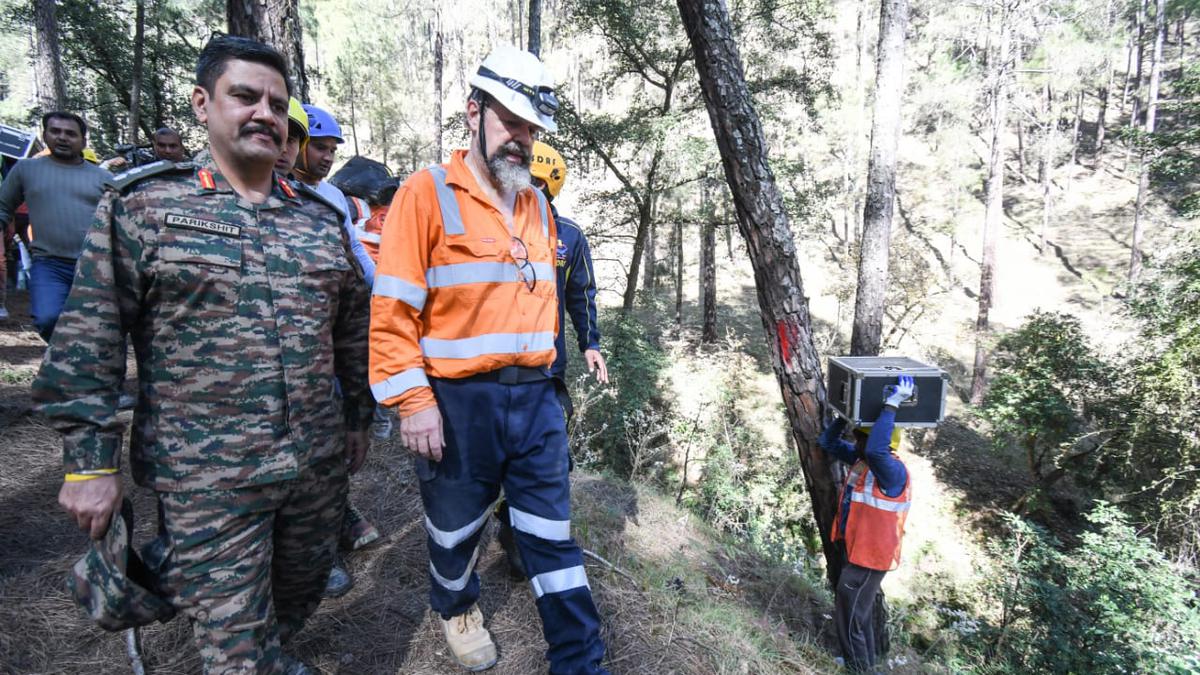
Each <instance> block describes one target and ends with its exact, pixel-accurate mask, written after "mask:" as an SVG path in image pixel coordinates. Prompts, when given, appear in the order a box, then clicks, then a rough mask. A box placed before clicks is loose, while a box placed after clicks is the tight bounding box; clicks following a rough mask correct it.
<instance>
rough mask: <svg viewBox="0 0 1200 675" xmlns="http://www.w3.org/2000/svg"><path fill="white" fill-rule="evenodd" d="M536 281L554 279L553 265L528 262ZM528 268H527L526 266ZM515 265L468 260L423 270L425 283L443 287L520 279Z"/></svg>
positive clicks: (433, 286)
mask: <svg viewBox="0 0 1200 675" xmlns="http://www.w3.org/2000/svg"><path fill="white" fill-rule="evenodd" d="M529 265H530V267H532V268H533V274H534V275H535V276H536V277H537V280H538V281H551V280H553V279H554V267H553V266H551V265H550V264H549V263H529ZM526 269H529V268H526ZM520 280H521V279H520V277H519V276H518V275H517V266H516V265H515V264H514V263H510V262H469V263H454V264H452V265H438V266H437V267H430V268H429V269H428V270H426V271H425V283H426V284H427V285H428V286H429V287H430V288H445V287H447V286H461V285H463V284H489V283H506V282H514V283H515V282H517V281H520Z"/></svg>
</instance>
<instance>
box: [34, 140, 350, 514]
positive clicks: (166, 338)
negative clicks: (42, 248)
mask: <svg viewBox="0 0 1200 675" xmlns="http://www.w3.org/2000/svg"><path fill="white" fill-rule="evenodd" d="M368 303H369V292H368V290H367V287H366V284H365V282H364V281H363V278H362V273H361V270H359V269H358V266H357V264H356V263H354V262H353V258H352V256H350V254H349V242H348V240H347V238H346V233H345V231H344V230H343V228H342V224H341V215H340V213H339V212H337V211H336V210H335V209H333V208H330V205H329V204H328V203H327V202H325V201H324V200H323V199H322V198H321V197H319V196H318V195H316V194H315V193H314V192H312V191H311V190H309V189H307V188H305V187H302V186H299V185H296V184H292V183H287V182H284V181H283V180H281V179H276V182H275V184H274V185H273V190H272V193H271V195H270V196H269V197H268V199H267V200H266V201H265V202H264V203H262V204H257V205H256V204H252V203H250V202H248V201H246V200H245V199H243V198H242V197H240V196H239V195H238V194H237V193H236V192H234V191H233V189H232V188H231V187H230V185H229V183H228V182H227V181H226V180H225V179H224V178H223V177H222V176H221V174H220V172H219V171H218V169H217V166H216V164H215V163H213V162H212V160H211V159H210V157H209V156H208V153H203V154H202V155H201V156H199V157H197V159H196V162H194V163H193V162H187V163H180V164H174V165H172V164H170V163H167V162H160V163H156V164H153V165H149V166H147V167H142V168H140V169H136V170H134V171H129V172H126V173H125V174H122V175H121V176H119V177H118V178H116V179H114V180H113V181H112V182H111V183H110V185H109V186H108V188H107V189H106V191H105V193H104V196H103V198H102V199H101V200H100V204H99V207H98V208H97V210H96V222H95V223H94V224H93V226H92V228H91V230H90V231H89V232H88V236H87V240H86V241H85V243H84V248H83V255H82V256H81V257H80V259H79V265H78V268H77V270H76V274H75V282H74V287H73V288H72V291H71V294H70V297H69V298H68V300H67V303H66V306H65V307H64V309H63V313H62V316H61V318H59V320H58V325H57V326H56V328H55V331H54V338H53V340H52V341H51V343H50V346H49V349H48V351H47V354H46V357H45V359H44V361H43V363H42V367H41V370H40V372H39V373H38V376H37V379H36V381H35V382H34V386H33V395H34V400H35V401H36V402H37V403H38V405H39V409H40V411H41V412H43V413H44V414H45V415H46V416H47V417H48V418H49V419H50V421H51V424H52V425H53V426H54V427H55V428H56V429H58V431H59V432H61V433H62V434H63V436H64V440H63V463H64V465H65V467H66V470H67V471H68V472H74V471H80V470H87V469H98V468H115V467H117V465H118V462H119V460H120V447H121V437H122V431H123V430H122V425H121V424H120V423H119V422H118V420H117V415H116V412H117V401H118V395H119V390H120V385H121V381H122V378H123V375H124V370H125V367H124V364H125V336H126V335H128V336H129V338H130V343H131V344H132V346H133V349H134V353H135V356H136V358H137V363H138V403H137V407H136V409H135V410H134V416H133V429H132V433H131V441H130V457H131V463H132V464H133V476H134V479H135V480H136V481H137V482H138V484H140V485H145V486H149V487H152V488H154V489H155V490H161V491H188V490H202V489H230V488H235V487H242V486H247V485H255V484H263V483H270V482H274V481H280V480H286V479H289V478H294V477H295V476H296V475H297V474H298V471H299V469H300V468H302V467H304V466H307V465H310V464H312V463H315V462H316V461H318V460H321V459H324V458H326V457H330V456H332V455H335V454H338V453H341V452H343V451H344V448H345V431H346V430H347V429H352V430H362V429H366V428H367V426H368V425H369V424H370V419H371V412H372V409H373V401H372V398H371V394H370V390H369V388H368V386H367V330H368V326H369V322H370V318H369V316H368V311H369V309H368V308H369V305H368ZM335 375H336V378H337V380H338V381H340V383H341V387H340V391H339V388H338V387H337V386H336V384H335Z"/></svg>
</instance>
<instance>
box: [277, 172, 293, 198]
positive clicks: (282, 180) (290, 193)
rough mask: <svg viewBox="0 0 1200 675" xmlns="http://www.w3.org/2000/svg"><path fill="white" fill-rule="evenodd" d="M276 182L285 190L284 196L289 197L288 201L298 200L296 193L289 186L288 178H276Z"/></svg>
mask: <svg viewBox="0 0 1200 675" xmlns="http://www.w3.org/2000/svg"><path fill="white" fill-rule="evenodd" d="M275 180H276V181H277V182H278V183H279V189H280V190H283V194H285V195H287V197H288V199H296V191H295V190H294V189H292V186H291V185H289V184H288V182H287V179H286V178H284V177H282V176H275Z"/></svg>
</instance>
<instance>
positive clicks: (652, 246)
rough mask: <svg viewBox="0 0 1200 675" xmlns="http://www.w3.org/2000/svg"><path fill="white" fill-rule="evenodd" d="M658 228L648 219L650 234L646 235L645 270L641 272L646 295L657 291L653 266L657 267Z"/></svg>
mask: <svg viewBox="0 0 1200 675" xmlns="http://www.w3.org/2000/svg"><path fill="white" fill-rule="evenodd" d="M657 239H658V227H657V224H656V223H655V222H654V219H653V218H651V219H650V232H649V233H648V234H647V235H646V252H645V253H644V255H645V258H643V264H644V265H645V269H643V270H642V285H643V286H644V287H645V289H646V292H647V293H654V292H655V291H657V290H658V275H656V274H655V273H654V272H655V270H654V268H655V266H657V265H658V241H657Z"/></svg>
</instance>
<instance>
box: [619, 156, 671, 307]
mask: <svg viewBox="0 0 1200 675" xmlns="http://www.w3.org/2000/svg"><path fill="white" fill-rule="evenodd" d="M662 158H663V143H662V141H659V143H658V145H657V146H656V147H655V148H654V156H653V157H652V158H651V159H650V169H649V171H647V172H646V185H645V188H644V189H643V190H642V193H641V195H640V197H639V198H638V200H637V204H638V226H637V234H636V235H634V238H633V258H632V259H630V261H629V273H628V276H627V277H626V278H625V293H624V295H623V296H622V298H621V312H622V313H623V314H628V313H629V310H631V309H633V303H634V301H635V300H637V289H638V272H639V271H640V268H641V266H642V256H643V255H644V253H645V248H646V239H647V238H648V236H649V234H650V225H651V223H652V222H653V221H654V200H655V199H656V198H657V195H658V186H657V183H656V179H657V177H658V169H659V166H660V165H661V164H662Z"/></svg>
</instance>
